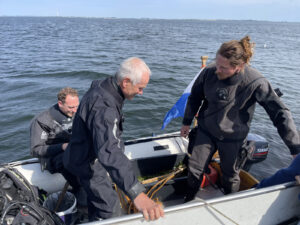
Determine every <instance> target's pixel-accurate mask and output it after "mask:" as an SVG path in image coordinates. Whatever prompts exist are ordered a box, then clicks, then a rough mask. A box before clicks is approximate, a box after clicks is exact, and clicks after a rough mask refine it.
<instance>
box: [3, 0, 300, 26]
mask: <svg viewBox="0 0 300 225" xmlns="http://www.w3.org/2000/svg"><path fill="white" fill-rule="evenodd" d="M0 16H74V17H118V18H162V19H208V20H214V19H233V20H267V21H291V22H300V0H0Z"/></svg>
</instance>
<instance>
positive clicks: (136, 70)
mask: <svg viewBox="0 0 300 225" xmlns="http://www.w3.org/2000/svg"><path fill="white" fill-rule="evenodd" d="M150 74H151V72H150V69H149V68H148V66H147V65H146V64H145V62H144V61H143V60H141V59H139V58H136V57H132V58H128V59H126V60H125V61H124V62H122V64H121V66H120V68H119V71H118V72H117V73H116V75H115V76H114V77H109V78H107V79H105V80H103V81H99V80H96V81H93V82H92V85H91V87H90V89H89V90H88V92H87V93H86V94H85V95H84V97H83V98H82V101H81V103H80V106H79V108H78V111H77V114H76V116H75V119H74V124H73V135H72V139H71V142H70V144H69V146H68V148H67V150H66V154H65V155H64V165H65V167H66V168H67V169H68V170H69V171H70V172H72V173H73V174H74V175H75V174H76V175H77V176H79V178H80V182H81V184H82V185H83V187H84V189H85V191H86V193H87V195H88V213H89V220H90V221H93V220H97V219H101V218H102V219H106V218H111V217H115V216H120V215H121V208H120V202H119V199H118V195H117V193H116V192H115V191H114V190H113V188H112V183H111V180H110V179H109V177H108V176H107V172H108V173H109V175H110V178H111V179H112V180H113V182H115V183H116V185H117V186H118V187H119V188H120V189H122V190H123V191H124V192H125V193H126V194H127V195H128V196H129V197H130V198H131V199H132V200H133V202H134V204H135V206H136V207H137V209H138V210H139V211H141V212H143V214H144V217H145V219H147V220H148V219H151V220H154V219H158V218H159V217H161V216H163V209H162V207H161V206H160V205H159V204H156V203H155V202H153V201H152V200H151V199H149V198H148V197H147V196H146V194H144V191H145V188H144V186H143V185H142V184H141V183H139V182H138V180H137V177H136V175H135V174H134V171H133V168H132V165H131V162H130V161H129V159H128V158H127V157H126V156H125V154H124V143H123V141H122V140H121V133H122V131H123V128H122V122H123V116H122V107H123V104H124V100H125V99H129V100H131V99H133V97H134V96H135V95H137V94H139V95H142V94H143V89H144V88H145V87H146V86H147V84H148V82H149V79H150Z"/></svg>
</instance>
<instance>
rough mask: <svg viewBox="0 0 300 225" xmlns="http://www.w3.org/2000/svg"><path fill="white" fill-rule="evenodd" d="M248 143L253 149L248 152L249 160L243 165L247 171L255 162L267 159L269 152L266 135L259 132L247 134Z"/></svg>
mask: <svg viewBox="0 0 300 225" xmlns="http://www.w3.org/2000/svg"><path fill="white" fill-rule="evenodd" d="M247 144H248V146H250V147H251V148H252V150H251V151H250V152H249V153H248V155H247V161H246V162H245V165H244V166H243V169H244V170H245V171H249V170H250V167H251V166H252V165H253V164H254V163H258V162H261V161H263V160H265V159H266V158H267V156H268V153H269V143H268V142H267V140H266V139H265V138H264V137H262V136H260V135H258V134H253V133H249V134H248V136H247ZM253 148H254V149H253Z"/></svg>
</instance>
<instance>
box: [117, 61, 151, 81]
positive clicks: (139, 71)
mask: <svg viewBox="0 0 300 225" xmlns="http://www.w3.org/2000/svg"><path fill="white" fill-rule="evenodd" d="M144 73H148V74H149V76H150V75H151V71H150V69H149V67H148V66H147V65H146V63H145V62H144V61H143V60H142V59H140V58H137V57H130V58H128V59H125V60H124V61H123V62H122V63H121V65H120V68H119V70H118V72H117V73H116V78H117V81H118V83H121V82H122V81H123V80H124V79H125V78H129V79H130V81H131V82H132V84H134V85H135V84H137V83H139V82H140V81H141V79H142V75H143V74H144Z"/></svg>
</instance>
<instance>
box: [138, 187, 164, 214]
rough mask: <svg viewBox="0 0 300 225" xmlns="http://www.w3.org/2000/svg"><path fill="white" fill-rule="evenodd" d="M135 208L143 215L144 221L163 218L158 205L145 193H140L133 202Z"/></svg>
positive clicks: (161, 209) (161, 210) (162, 212)
mask: <svg viewBox="0 0 300 225" xmlns="http://www.w3.org/2000/svg"><path fill="white" fill-rule="evenodd" d="M133 203H134V205H135V207H136V208H137V209H138V210H139V211H140V212H141V213H143V215H144V218H145V220H149V219H150V220H157V219H158V218H160V217H163V216H164V210H163V208H162V206H161V205H160V204H157V203H155V202H154V201H152V200H151V199H150V198H148V196H147V195H146V194H145V193H143V192H142V193H140V194H139V195H138V196H137V197H136V198H135V199H134V201H133Z"/></svg>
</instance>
